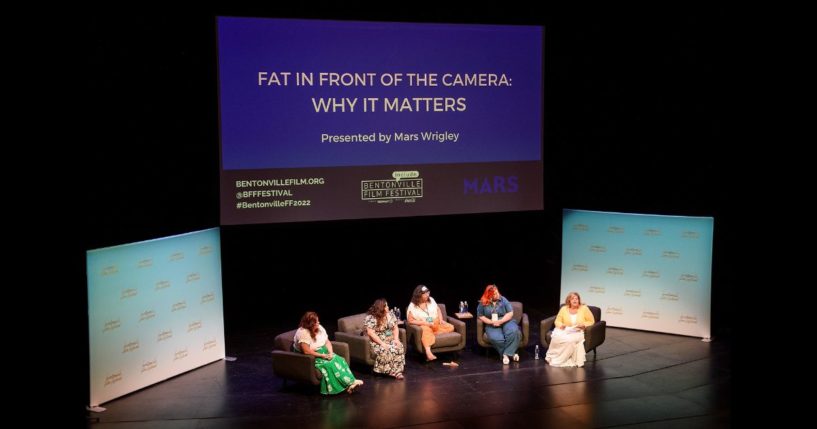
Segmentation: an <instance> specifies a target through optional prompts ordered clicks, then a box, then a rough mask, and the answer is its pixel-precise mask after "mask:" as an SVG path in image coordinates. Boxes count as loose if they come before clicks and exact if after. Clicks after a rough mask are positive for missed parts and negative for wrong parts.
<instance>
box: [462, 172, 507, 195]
mask: <svg viewBox="0 0 817 429" xmlns="http://www.w3.org/2000/svg"><path fill="white" fill-rule="evenodd" d="M518 190H519V177H517V176H493V177H474V178H473V179H463V191H462V193H463V195H481V194H504V193H514V192H517V191H518Z"/></svg>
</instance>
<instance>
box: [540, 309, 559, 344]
mask: <svg viewBox="0 0 817 429" xmlns="http://www.w3.org/2000/svg"><path fill="white" fill-rule="evenodd" d="M555 322H556V316H550V317H548V318H547V319H545V320H543V321H541V322H539V342H540V343H542V345H543V346H547V345H550V341H549V340H548V338H547V333H548V331H550V330H551V329H553V324H554V323H555Z"/></svg>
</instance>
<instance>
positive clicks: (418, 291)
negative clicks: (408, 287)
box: [411, 285, 428, 305]
mask: <svg viewBox="0 0 817 429" xmlns="http://www.w3.org/2000/svg"><path fill="white" fill-rule="evenodd" d="M423 289H425V290H426V291H427V290H428V286H426V285H417V287H416V288H414V293H412V294H411V303H412V304H414V305H420V296H422V295H423V294H424V293H425V292H423Z"/></svg>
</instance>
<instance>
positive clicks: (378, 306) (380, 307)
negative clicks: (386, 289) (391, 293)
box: [367, 298, 386, 325]
mask: <svg viewBox="0 0 817 429" xmlns="http://www.w3.org/2000/svg"><path fill="white" fill-rule="evenodd" d="M367 314H371V315H372V316H373V317H374V319H375V320H377V324H378V325H382V324H383V323H385V321H386V298H377V299H376V300H374V304H372V306H371V307H369V311H367Z"/></svg>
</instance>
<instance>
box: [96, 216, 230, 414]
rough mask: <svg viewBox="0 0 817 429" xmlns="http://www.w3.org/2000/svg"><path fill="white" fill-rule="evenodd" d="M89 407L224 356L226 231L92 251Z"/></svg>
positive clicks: (212, 230)
mask: <svg viewBox="0 0 817 429" xmlns="http://www.w3.org/2000/svg"><path fill="white" fill-rule="evenodd" d="M87 263H88V331H89V335H90V374H91V380H90V382H91V397H90V405H99V404H101V403H103V402H106V401H110V400H111V399H114V398H117V397H119V396H122V395H125V394H127V393H130V392H133V391H135V390H138V389H141V388H143V387H145V386H149V385H151V384H154V383H157V382H159V381H162V380H165V379H168V378H170V377H173V376H174V375H177V374H180V373H183V372H185V371H189V370H191V369H194V368H198V367H200V366H202V365H205V364H208V363H210V362H213V361H216V360H219V359H223V358H224V316H223V304H222V295H221V244H220V235H219V229H218V228H213V229H208V230H204V231H198V232H192V233H189V234H183V235H177V236H173V237H166V238H160V239H156V240H150V241H144V242H139V243H132V244H126V245H122V246H116V247H108V248H104V249H96V250H89V251H88V253H87Z"/></svg>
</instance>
